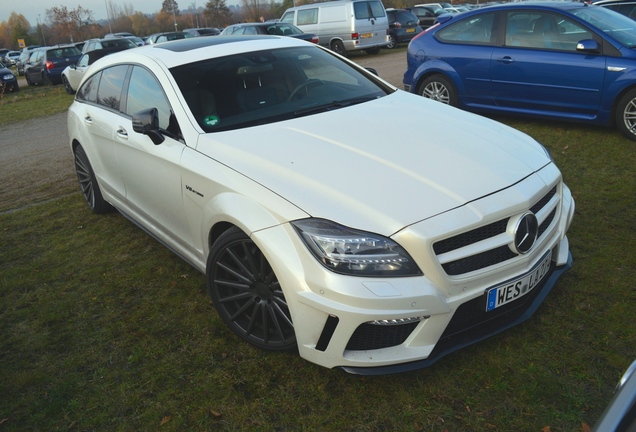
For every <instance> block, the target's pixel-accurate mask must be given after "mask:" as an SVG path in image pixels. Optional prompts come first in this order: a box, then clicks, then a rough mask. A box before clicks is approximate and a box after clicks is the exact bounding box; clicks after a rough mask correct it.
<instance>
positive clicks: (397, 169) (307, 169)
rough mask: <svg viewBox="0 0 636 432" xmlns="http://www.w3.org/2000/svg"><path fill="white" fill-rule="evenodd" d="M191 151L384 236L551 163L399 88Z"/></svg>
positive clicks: (481, 121) (473, 119)
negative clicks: (373, 98) (382, 95)
mask: <svg viewBox="0 0 636 432" xmlns="http://www.w3.org/2000/svg"><path fill="white" fill-rule="evenodd" d="M197 150H198V151H200V152H202V153H204V154H206V155H208V156H209V157H211V158H213V159H215V160H218V161H219V162H221V163H223V164H225V165H227V166H229V167H231V168H233V169H235V170H236V171H237V172H239V173H241V174H243V175H245V176H247V177H249V178H251V179H252V180H253V181H255V182H258V183H259V184H261V185H263V186H265V187H266V188H268V189H270V190H271V191H273V192H274V193H276V194H278V195H280V196H281V197H283V198H285V199H286V200H288V201H290V202H291V203H293V204H294V205H296V206H298V207H299V208H300V209H302V210H303V211H305V212H306V213H308V214H309V215H311V216H313V217H320V218H325V219H329V220H333V221H336V222H338V223H341V224H344V225H347V226H350V227H353V228H358V229H364V230H368V231H373V232H377V233H380V234H384V235H390V234H393V233H395V232H397V231H398V230H400V229H401V228H403V227H405V226H407V225H410V224H413V223H416V222H418V221H421V220H424V219H426V218H430V217H432V216H434V215H437V214H440V213H443V212H446V211H448V210H450V209H453V208H456V207H459V206H462V205H464V204H466V203H468V202H471V201H474V200H476V199H478V198H480V197H483V196H486V195H489V194H492V193H494V192H497V191H499V190H502V189H504V188H507V187H509V186H511V185H514V184H515V183H517V182H519V181H520V180H521V179H523V178H525V177H527V176H529V175H531V174H532V173H533V172H536V171H537V170H539V169H541V168H542V167H544V166H545V165H547V164H549V163H550V159H549V157H548V155H547V154H546V152H545V150H544V149H543V147H541V146H540V145H539V144H538V143H537V142H536V141H534V140H533V139H531V138H530V137H528V136H527V135H525V134H522V133H521V132H518V131H516V130H514V129H512V128H509V127H507V126H505V125H502V124H500V123H497V122H494V121H492V120H489V119H486V118H484V117H480V116H477V115H475V114H471V113H467V112H464V111H460V110H458V109H455V108H452V107H449V106H446V105H443V104H441V103H439V102H433V101H430V100H428V99H424V98H422V97H420V96H416V95H412V94H409V93H407V92H404V91H401V90H400V91H397V92H395V93H393V94H391V95H389V96H386V97H383V98H380V99H377V100H374V101H371V102H366V103H363V104H359V105H355V106H351V107H348V108H342V109H339V110H335V111H330V112H326V113H321V114H316V115H311V116H306V117H301V118H298V119H294V120H291V121H283V122H277V123H272V124H268V125H265V126H258V127H252V128H245V129H241V130H234V131H228V132H217V133H209V134H205V135H202V136H201V139H200V140H199V143H198V145H197Z"/></svg>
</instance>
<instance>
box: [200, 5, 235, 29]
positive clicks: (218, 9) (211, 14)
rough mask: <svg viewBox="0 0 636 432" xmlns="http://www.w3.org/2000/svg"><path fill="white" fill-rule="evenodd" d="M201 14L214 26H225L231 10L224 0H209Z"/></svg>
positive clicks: (230, 15)
mask: <svg viewBox="0 0 636 432" xmlns="http://www.w3.org/2000/svg"><path fill="white" fill-rule="evenodd" d="M203 16H204V17H205V18H206V22H207V20H208V19H209V20H210V21H211V22H212V25H213V26H214V27H225V26H226V25H227V24H228V23H229V22H230V18H231V17H232V12H231V11H230V8H228V7H227V4H226V3H225V0H209V1H208V2H207V3H206V4H205V9H203Z"/></svg>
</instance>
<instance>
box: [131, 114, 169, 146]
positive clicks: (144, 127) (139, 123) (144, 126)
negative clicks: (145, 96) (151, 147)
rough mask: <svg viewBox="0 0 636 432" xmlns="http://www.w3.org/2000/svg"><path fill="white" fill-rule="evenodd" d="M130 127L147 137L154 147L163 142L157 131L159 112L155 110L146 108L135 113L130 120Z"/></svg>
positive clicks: (161, 135) (160, 134) (159, 132)
mask: <svg viewBox="0 0 636 432" xmlns="http://www.w3.org/2000/svg"><path fill="white" fill-rule="evenodd" d="M132 126H133V130H134V131H135V132H137V133H140V134H143V135H148V137H150V139H151V140H152V142H153V143H154V144H155V145H159V144H161V143H162V142H163V141H164V140H165V138H164V137H163V134H162V133H161V131H160V130H159V111H158V110H157V108H148V109H146V110H143V111H139V112H137V113H135V114H134V115H133V118H132Z"/></svg>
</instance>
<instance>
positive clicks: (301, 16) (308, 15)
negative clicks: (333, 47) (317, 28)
mask: <svg viewBox="0 0 636 432" xmlns="http://www.w3.org/2000/svg"><path fill="white" fill-rule="evenodd" d="M297 22H298V25H307V24H317V23H318V8H316V9H304V10H299V11H298V21H297Z"/></svg>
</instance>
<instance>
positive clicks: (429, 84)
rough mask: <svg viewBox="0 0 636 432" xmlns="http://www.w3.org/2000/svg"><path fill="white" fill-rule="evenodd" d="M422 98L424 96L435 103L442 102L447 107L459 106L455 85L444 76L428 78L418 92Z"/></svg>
mask: <svg viewBox="0 0 636 432" xmlns="http://www.w3.org/2000/svg"><path fill="white" fill-rule="evenodd" d="M417 93H418V94H419V95H420V96H424V97H425V98H428V99H433V100H434V101H438V102H442V103H444V104H446V105H452V106H455V107H456V106H457V105H458V104H457V91H456V90H455V87H454V86H453V84H452V83H451V82H450V81H449V80H448V78H446V77H445V76H443V75H439V74H437V75H431V76H430V77H428V78H426V79H425V80H424V81H423V82H422V84H420V87H419V89H418V91H417Z"/></svg>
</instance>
